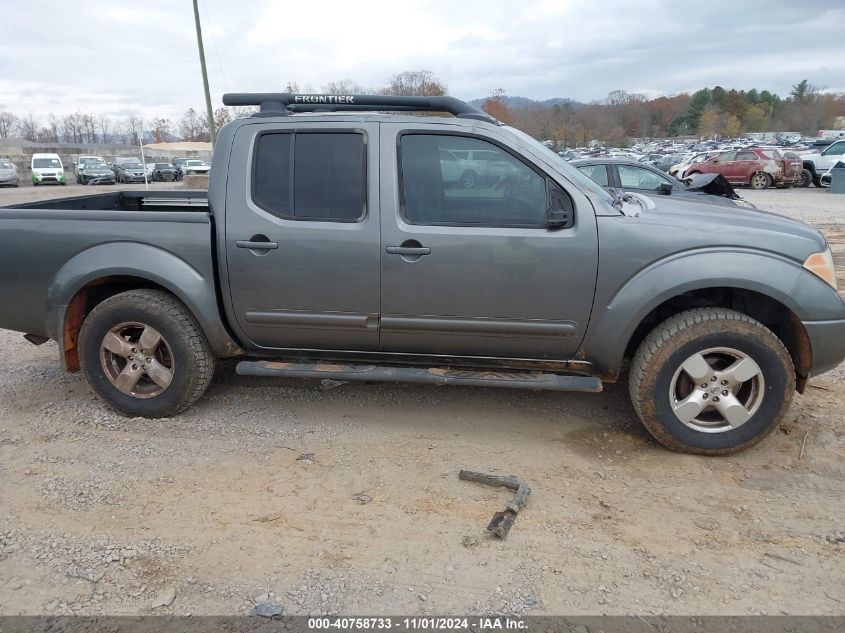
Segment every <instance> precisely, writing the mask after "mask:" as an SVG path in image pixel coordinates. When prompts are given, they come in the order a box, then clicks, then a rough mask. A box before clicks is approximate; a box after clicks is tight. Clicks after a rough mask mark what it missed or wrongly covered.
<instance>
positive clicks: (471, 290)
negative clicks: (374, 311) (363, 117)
mask: <svg viewBox="0 0 845 633" xmlns="http://www.w3.org/2000/svg"><path fill="white" fill-rule="evenodd" d="M425 127H426V131H425V132H424V133H423V132H421V131H420V130H419V128H417V129H414V130H405V129H403V126H402V124H400V123H383V124H382V127H381V144H382V157H383V158H382V167H381V169H382V177H381V183H380V184H381V205H382V210H383V212H382V222H381V226H382V245H381V271H382V297H381V313H382V317H381V349H382V350H383V351H387V352H402V353H419V354H442V355H460V356H487V357H490V356H493V357H509V358H530V359H537V358H542V359H567V358H569V357H571V355H572V354H573V353H574V352H575V350H576V349H577V347H578V345H579V343H580V341H581V338H582V337H583V334H584V330H585V328H586V326H587V321H588V318H589V314H590V309H591V306H592V301H593V292H594V287H595V280H596V266H597V238H596V220H595V216H594V213H593V210H592V207H591V205H590V203H589V201H588V200H587V198H585V197H584V196H583V194H581V193H580V192H579V191H578V190H577V189H576V188H574V187H573V186H572V185H571V184H570V183H567V182H565V181H563V182H559V185H561V186H563V188H564V189H565V190H566V191H568V193H569V198H570V200H571V201H572V203H573V205H574V210H575V224H574V226H572V227H570V228H564V229H560V230H549V229H548V228H547V221H546V211H547V208H548V202H547V191H548V187H549V186H553V185H552V184H551V182H550V180H549V179H548V178H547V176H546V173H544V171H543V170H542V168H541V167H538V164H539V163H532V162H529V161H526V160H525V159H524V158H521V157H520V156H519V152H518V151H517V149H516V146H515V145H514V142H513V141H511V140H510V138H509V137H507V136H505V135H501V138H499V135H496V138H493V137H492V136H489V135H491V134H493V133H492V132H485V135H484V136H477V135H466V134H460V133H456V132H454V131H453V130H454V129H455V128H454V127H452V126H449V125H448V124H439V123H431V124H428V125H426V126H425ZM478 156H483V157H484V160H476V158H477V157H478Z"/></svg>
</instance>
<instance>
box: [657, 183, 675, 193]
mask: <svg viewBox="0 0 845 633" xmlns="http://www.w3.org/2000/svg"><path fill="white" fill-rule="evenodd" d="M657 190H658V191H659V192H660V194H661V195H664V196H668V195H671V194H672V185H670V184H669V183H668V182H661V183H660V186H659V187H658V188H657Z"/></svg>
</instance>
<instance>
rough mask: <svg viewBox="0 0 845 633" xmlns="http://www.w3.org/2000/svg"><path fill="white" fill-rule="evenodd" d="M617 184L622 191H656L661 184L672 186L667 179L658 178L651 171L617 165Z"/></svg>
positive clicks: (632, 166)
mask: <svg viewBox="0 0 845 633" xmlns="http://www.w3.org/2000/svg"><path fill="white" fill-rule="evenodd" d="M617 169H618V170H619V184H620V185H621V187H622V188H623V189H650V190H656V189H659V188H660V185H661V184H663V183H667V184H670V185H671V184H672V182H671V181H670V180H669V179H668V178H664V177H662V176H658V175H657V174H655V173H654V172H653V171H650V170H648V169H643V168H642V167H636V166H634V165H617Z"/></svg>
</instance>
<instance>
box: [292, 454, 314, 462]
mask: <svg viewBox="0 0 845 633" xmlns="http://www.w3.org/2000/svg"><path fill="white" fill-rule="evenodd" d="M296 461H298V462H302V463H303V464H313V463H314V453H302V455H300V456H299V457H297V458H296Z"/></svg>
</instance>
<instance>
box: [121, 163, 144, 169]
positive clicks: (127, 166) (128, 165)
mask: <svg viewBox="0 0 845 633" xmlns="http://www.w3.org/2000/svg"><path fill="white" fill-rule="evenodd" d="M121 167H123V169H143V168H144V166H143V165H142V164H141V163H123V164H122V165H121Z"/></svg>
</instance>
